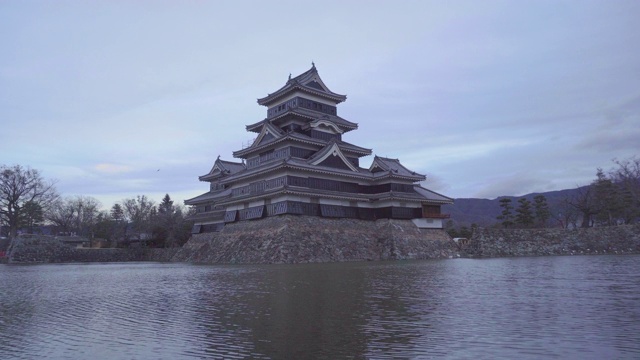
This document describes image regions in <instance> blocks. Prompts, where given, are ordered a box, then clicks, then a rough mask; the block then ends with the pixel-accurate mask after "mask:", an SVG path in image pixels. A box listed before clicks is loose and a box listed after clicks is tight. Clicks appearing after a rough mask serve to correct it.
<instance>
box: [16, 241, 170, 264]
mask: <svg viewBox="0 0 640 360" xmlns="http://www.w3.org/2000/svg"><path fill="white" fill-rule="evenodd" d="M177 251H178V249H143V248H141V249H83V248H74V247H70V246H68V245H65V244H63V243H62V242H61V241H60V239H59V238H57V237H54V236H42V235H31V236H20V237H18V238H16V239H14V240H13V241H12V244H11V248H10V249H9V252H8V254H7V262H8V263H10V264H12V263H13V264H29V263H70V262H127V261H169V260H170V259H171V258H172V257H173V256H174V255H175V253H176V252H177Z"/></svg>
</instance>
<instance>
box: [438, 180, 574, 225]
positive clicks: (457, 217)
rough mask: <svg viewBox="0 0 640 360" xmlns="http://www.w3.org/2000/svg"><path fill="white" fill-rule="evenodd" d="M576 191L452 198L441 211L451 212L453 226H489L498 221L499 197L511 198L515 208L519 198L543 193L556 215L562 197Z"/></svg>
mask: <svg viewBox="0 0 640 360" xmlns="http://www.w3.org/2000/svg"><path fill="white" fill-rule="evenodd" d="M578 191H579V189H566V190H558V191H549V192H543V193H531V194H527V195H523V196H500V197H498V198H495V199H492V200H490V199H473V198H460V199H454V203H453V205H444V206H443V207H442V212H443V213H445V214H451V220H453V223H454V225H455V226H470V225H471V224H473V223H475V224H478V225H479V226H491V225H493V224H496V223H498V222H499V221H498V220H497V219H496V217H498V215H500V213H502V208H501V207H500V199H503V198H511V202H512V205H513V207H514V208H517V207H518V199H520V198H527V199H528V200H529V201H531V202H533V198H534V197H535V196H536V195H544V196H545V197H546V198H547V203H548V204H549V210H550V211H551V214H552V215H556V214H558V213H559V212H560V211H561V209H562V204H563V201H564V199H566V198H568V197H572V196H574V195H575V194H576V193H577V192H578Z"/></svg>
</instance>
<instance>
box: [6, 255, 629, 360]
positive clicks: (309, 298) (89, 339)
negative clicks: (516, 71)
mask: <svg viewBox="0 0 640 360" xmlns="http://www.w3.org/2000/svg"><path fill="white" fill-rule="evenodd" d="M639 260H640V258H639V257H638V256H590V257H555V258H526V259H492V260H454V261H420V262H399V263H349V264H309V265H296V266H279V265H271V266H191V265H182V264H149V263H138V264H135V263H127V264H100V265H96V264H92V265H91V264H81V265H39V266H8V265H0V289H2V290H3V291H2V292H1V293H0V304H1V307H0V358H2V359H35V358H48V359H86V358H91V359H94V360H99V359H203V358H206V359H218V358H219V359H245V358H255V359H269V358H275V359H279V358H320V359H334V358H376V359H378V358H379V359H391V358H434V357H435V358H456V359H457V358H470V357H473V358H478V359H492V358H496V357H497V358H519V359H538V358H559V359H566V358H569V359H571V358H573V359H582V358H594V359H595V358H621V359H624V358H630V359H631V358H639V357H640V345H639V343H640V338H639V335H638V334H640V307H639V306H638V304H639V303H640V302H639V301H640V279H639V278H638V277H637V274H638V273H640V261H639Z"/></svg>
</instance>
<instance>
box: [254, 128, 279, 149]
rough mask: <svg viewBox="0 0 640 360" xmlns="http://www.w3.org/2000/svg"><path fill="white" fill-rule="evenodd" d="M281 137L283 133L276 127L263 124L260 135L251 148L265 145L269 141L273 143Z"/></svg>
mask: <svg viewBox="0 0 640 360" xmlns="http://www.w3.org/2000/svg"><path fill="white" fill-rule="evenodd" d="M282 135H283V132H282V131H281V130H280V129H278V128H277V127H275V126H273V125H272V124H271V123H265V124H264V126H263V127H262V130H261V131H260V134H259V135H258V137H256V139H255V140H254V141H253V144H251V147H254V146H259V145H263V144H266V143H268V142H270V141H273V140H275V139H277V138H279V137H281V136H282Z"/></svg>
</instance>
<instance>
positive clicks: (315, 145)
mask: <svg viewBox="0 0 640 360" xmlns="http://www.w3.org/2000/svg"><path fill="white" fill-rule="evenodd" d="M308 95H313V96H308ZM305 96H306V97H305ZM297 97H298V98H300V99H301V100H300V101H298V100H295V99H296V98H297ZM309 99H313V101H320V100H319V99H321V100H322V101H321V102H322V104H320V103H318V104H319V106H318V110H316V108H315V105H314V107H313V109H312V108H305V107H302V106H300V105H301V102H302V101H304V102H302V104H306V105H305V106H310V105H308V104H309V102H307V101H311V100H309ZM345 100H346V96H345V95H340V94H337V93H334V92H332V91H331V90H329V88H328V87H327V86H326V85H325V84H324V82H323V81H322V79H321V78H320V76H319V75H318V71H317V69H316V67H315V64H312V67H311V69H309V70H307V71H306V72H304V73H302V74H300V75H298V76H296V77H294V78H291V77H289V80H288V81H287V83H286V84H285V85H284V86H283V87H281V88H280V89H278V90H277V91H276V92H274V93H271V94H269V95H268V96H266V97H264V98H261V99H258V104H260V105H264V106H267V107H270V109H269V110H267V113H268V115H271V116H267V118H265V119H263V120H261V121H258V122H256V123H254V124H251V125H247V126H246V129H247V131H250V132H255V133H257V134H258V135H257V137H256V138H255V140H254V141H253V142H252V144H251V145H250V146H249V147H247V148H244V149H241V150H237V151H234V152H233V156H234V157H236V158H242V159H248V160H247V161H248V162H247V165H245V163H244V160H243V161H242V162H231V161H224V160H220V157H218V159H217V160H216V162H215V163H214V165H213V167H212V168H211V170H210V171H209V173H208V174H206V175H203V176H200V177H199V179H200V180H201V181H208V182H211V183H212V187H211V191H209V192H208V193H206V194H203V195H200V196H198V197H195V198H193V199H190V200H187V204H192V205H193V204H215V205H216V207H217V208H218V209H219V207H220V206H221V207H224V206H227V205H234V204H240V203H243V202H244V203H245V204H246V203H247V201H249V200H251V201H254V200H260V199H269V198H273V197H274V196H277V195H282V194H286V195H298V196H301V197H305V196H306V197H314V198H318V197H319V198H330V199H341V200H349V201H356V202H359V203H361V202H364V203H367V202H369V203H373V204H378V203H379V202H378V201H380V200H384V203H385V204H390V203H392V202H390V201H389V200H393V201H399V202H404V201H407V202H412V203H413V206H414V207H415V204H416V203H423V202H427V203H429V204H445V203H451V201H452V199H450V198H448V197H446V196H444V195H441V194H438V193H435V192H433V191H431V190H428V189H425V188H423V187H421V186H419V185H417V183H418V182H420V181H423V180H425V179H426V176H425V175H423V174H419V173H416V172H415V171H411V170H409V169H407V168H406V167H405V166H403V165H402V164H401V163H400V160H398V159H392V158H387V157H380V156H375V157H374V159H373V161H372V163H371V166H369V167H368V168H362V167H360V166H358V158H360V157H362V156H367V155H370V154H371V153H372V150H371V149H367V148H364V147H360V146H357V145H354V144H351V143H348V142H346V141H343V140H342V136H343V135H344V133H346V132H348V131H351V130H355V129H357V128H358V124H357V123H353V122H350V121H348V120H345V119H343V118H341V117H340V116H337V115H335V113H336V111H335V108H334V107H329V108H328V110H327V108H324V105H326V103H332V104H335V105H337V104H339V103H341V102H343V101H345ZM313 101H312V104H316V103H315V102H313ZM283 104H284V105H286V108H285V107H281V105H283ZM323 104H324V105H323ZM320 105H322V107H321V106H320ZM276 106H277V108H276ZM278 112H281V113H278ZM326 112H331V113H332V114H327V113H326ZM272 150H274V151H272ZM294 150H295V152H294ZM291 154H297V155H296V156H293V155H291ZM285 174H286V175H288V176H293V175H291V174H305V175H295V176H303V177H305V176H309V178H319V179H331V181H339V182H346V183H357V184H359V185H363V186H365V187H367V189H374V190H375V189H384V190H380V191H381V192H379V193H377V192H378V190H375V191H372V192H376V193H374V194H370V193H366V194H365V193H359V192H357V191H355V192H346V191H338V190H336V189H334V188H333V187H326V189H333V190H319V189H317V188H313V187H311V186H310V187H305V186H294V185H291V184H289V183H288V182H285V181H282V182H280V181H279V180H278V181H276V182H274V183H273V185H270V186H269V187H265V186H263V187H261V188H260V190H259V191H257V190H248V191H246V192H245V190H244V189H247V188H251V187H253V186H254V184H261V183H262V180H265V179H279V177H281V176H283V175H285ZM265 181H270V180H265ZM293 183H296V182H293ZM239 184H241V185H242V186H240V185H239ZM247 184H249V185H247ZM387 185H388V186H387ZM391 185H393V186H391ZM369 186H370V187H369ZM379 186H381V187H379ZM384 186H386V187H384ZM234 189H242V190H238V191H237V192H234V191H233V190H234ZM323 189H324V188H323ZM391 189H400V190H401V191H393V190H391ZM362 191H364V192H367V191H369V190H362ZM368 206H371V205H365V207H368ZM385 206H387V205H385ZM394 206H396V205H394ZM403 206H404V205H403ZM215 211H219V210H215ZM215 211H212V212H215ZM216 214H217V213H216ZM218 215H219V214H217V215H216V216H218ZM203 216H204V215H203Z"/></svg>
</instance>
